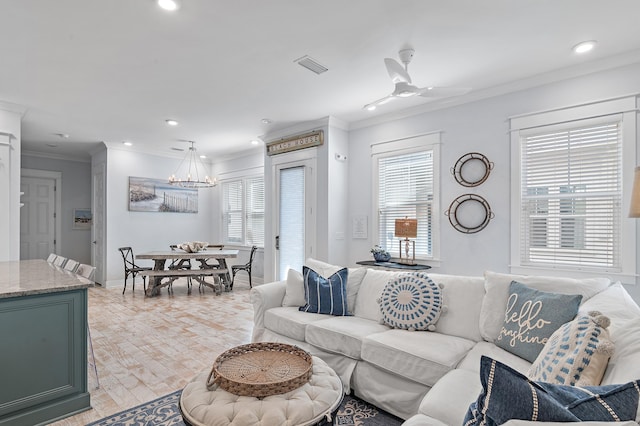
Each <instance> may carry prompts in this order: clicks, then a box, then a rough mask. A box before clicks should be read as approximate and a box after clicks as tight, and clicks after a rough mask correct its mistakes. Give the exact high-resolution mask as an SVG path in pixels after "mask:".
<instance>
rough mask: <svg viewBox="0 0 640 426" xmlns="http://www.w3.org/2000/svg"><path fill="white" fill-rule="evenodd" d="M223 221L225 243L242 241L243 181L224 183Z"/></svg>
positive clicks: (239, 242)
mask: <svg viewBox="0 0 640 426" xmlns="http://www.w3.org/2000/svg"><path fill="white" fill-rule="evenodd" d="M222 206H223V212H222V223H223V233H224V242H225V243H235V244H241V243H242V181H241V180H234V181H230V182H225V183H223V184H222Z"/></svg>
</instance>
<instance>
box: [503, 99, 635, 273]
mask: <svg viewBox="0 0 640 426" xmlns="http://www.w3.org/2000/svg"><path fill="white" fill-rule="evenodd" d="M637 111H638V110H637V107H636V97H635V96H630V97H624V98H615V99H609V100H604V101H601V102H592V103H588V104H582V105H577V106H574V107H565V108H560V109H556V110H551V111H544V112H539V113H534V114H527V115H522V116H517V117H511V118H510V131H511V238H510V239H511V250H510V251H511V264H510V270H511V272H512V273H515V274H536V275H541V274H547V275H554V276H567V277H578V278H590V277H593V276H594V274H597V275H598V276H608V277H609V278H610V279H611V280H613V281H618V280H619V281H622V282H623V283H625V284H635V283H636V279H637V272H636V271H637V269H636V268H637V265H636V262H637V256H636V235H637V234H636V220H634V219H630V218H627V217H626V212H627V211H628V208H629V203H630V198H631V194H630V192H631V191H630V188H628V185H629V184H631V182H633V173H634V170H635V161H636V140H637V138H636V137H637V135H636V129H637V127H636V126H637V124H636V122H637ZM615 115H621V116H622V126H621V134H622V140H623V146H622V150H623V157H622V168H623V170H622V184H623V191H622V221H621V247H620V248H621V267H622V270H621V271H620V272H614V271H606V270H603V269H600V268H597V269H590V268H586V267H583V268H575V269H574V268H568V267H565V266H558V267H557V268H554V267H531V266H528V265H526V266H523V265H521V264H520V258H521V257H520V241H519V235H520V225H521V223H520V201H521V182H520V179H521V173H520V172H521V169H520V159H521V136H522V135H523V134H526V133H527V132H528V131H529V132H530V131H531V130H532V129H535V128H542V127H549V126H556V125H560V124H564V123H567V124H568V123H571V122H577V121H582V120H586V119H594V118H599V117H607V116H612V117H613V116H615Z"/></svg>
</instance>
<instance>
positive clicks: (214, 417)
mask: <svg viewBox="0 0 640 426" xmlns="http://www.w3.org/2000/svg"><path fill="white" fill-rule="evenodd" d="M208 377H209V370H208V369H207V370H205V371H202V372H201V373H200V374H198V375H197V376H196V377H194V378H193V379H192V380H191V382H189V383H188V384H187V386H185V388H184V389H183V391H182V395H181V396H180V411H181V412H182V418H183V420H184V422H185V423H186V424H188V425H192V426H204V425H207V426H227V425H233V426H251V425H256V426H257V425H260V426H271V425H278V426H280V425H288V426H293V425H315V424H324V422H325V421H326V422H327V423H328V424H331V415H332V413H333V412H334V411H335V410H337V408H338V406H339V405H340V403H341V402H342V396H343V392H342V382H341V380H340V378H339V377H338V375H337V374H336V373H335V371H333V370H332V369H331V367H329V366H328V365H327V363H325V362H324V361H323V360H321V359H320V358H318V357H315V356H314V357H313V371H312V374H311V379H309V382H308V383H306V384H304V385H303V386H302V387H299V388H298V389H294V390H292V391H290V392H287V393H283V394H280V395H272V396H267V397H264V398H256V397H252V396H238V395H234V394H232V393H229V392H227V391H225V390H224V389H222V388H219V387H218V386H217V385H215V387H214V388H213V390H208V389H207V379H208Z"/></svg>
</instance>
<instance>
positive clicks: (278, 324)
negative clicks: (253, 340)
mask: <svg viewBox="0 0 640 426" xmlns="http://www.w3.org/2000/svg"><path fill="white" fill-rule="evenodd" d="M326 318H330V315H324V314H312V313H309V312H300V311H299V310H298V308H296V307H293V306H291V307H280V308H272V309H269V310H268V311H267V312H265V314H264V326H265V328H267V329H268V330H271V331H274V332H276V333H278V334H282V335H283V336H287V337H290V338H292V339H295V340H299V341H301V342H304V336H305V334H306V332H307V325H308V324H310V323H312V322H314V321H320V320H323V319H326Z"/></svg>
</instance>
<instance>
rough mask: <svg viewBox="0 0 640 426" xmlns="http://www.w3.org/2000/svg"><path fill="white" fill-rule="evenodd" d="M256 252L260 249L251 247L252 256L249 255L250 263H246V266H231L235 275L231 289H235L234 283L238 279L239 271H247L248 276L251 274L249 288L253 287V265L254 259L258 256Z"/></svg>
mask: <svg viewBox="0 0 640 426" xmlns="http://www.w3.org/2000/svg"><path fill="white" fill-rule="evenodd" d="M256 250H258V247H256V246H253V247H251V254H249V261H248V262H247V263H245V264H244V265H233V266H231V272H232V274H233V277H232V278H231V289H233V282H234V281H235V279H236V273H237V272H238V271H245V272H246V273H247V274H249V288H252V287H253V286H252V285H251V265H252V264H253V258H254V257H255V255H256Z"/></svg>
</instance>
